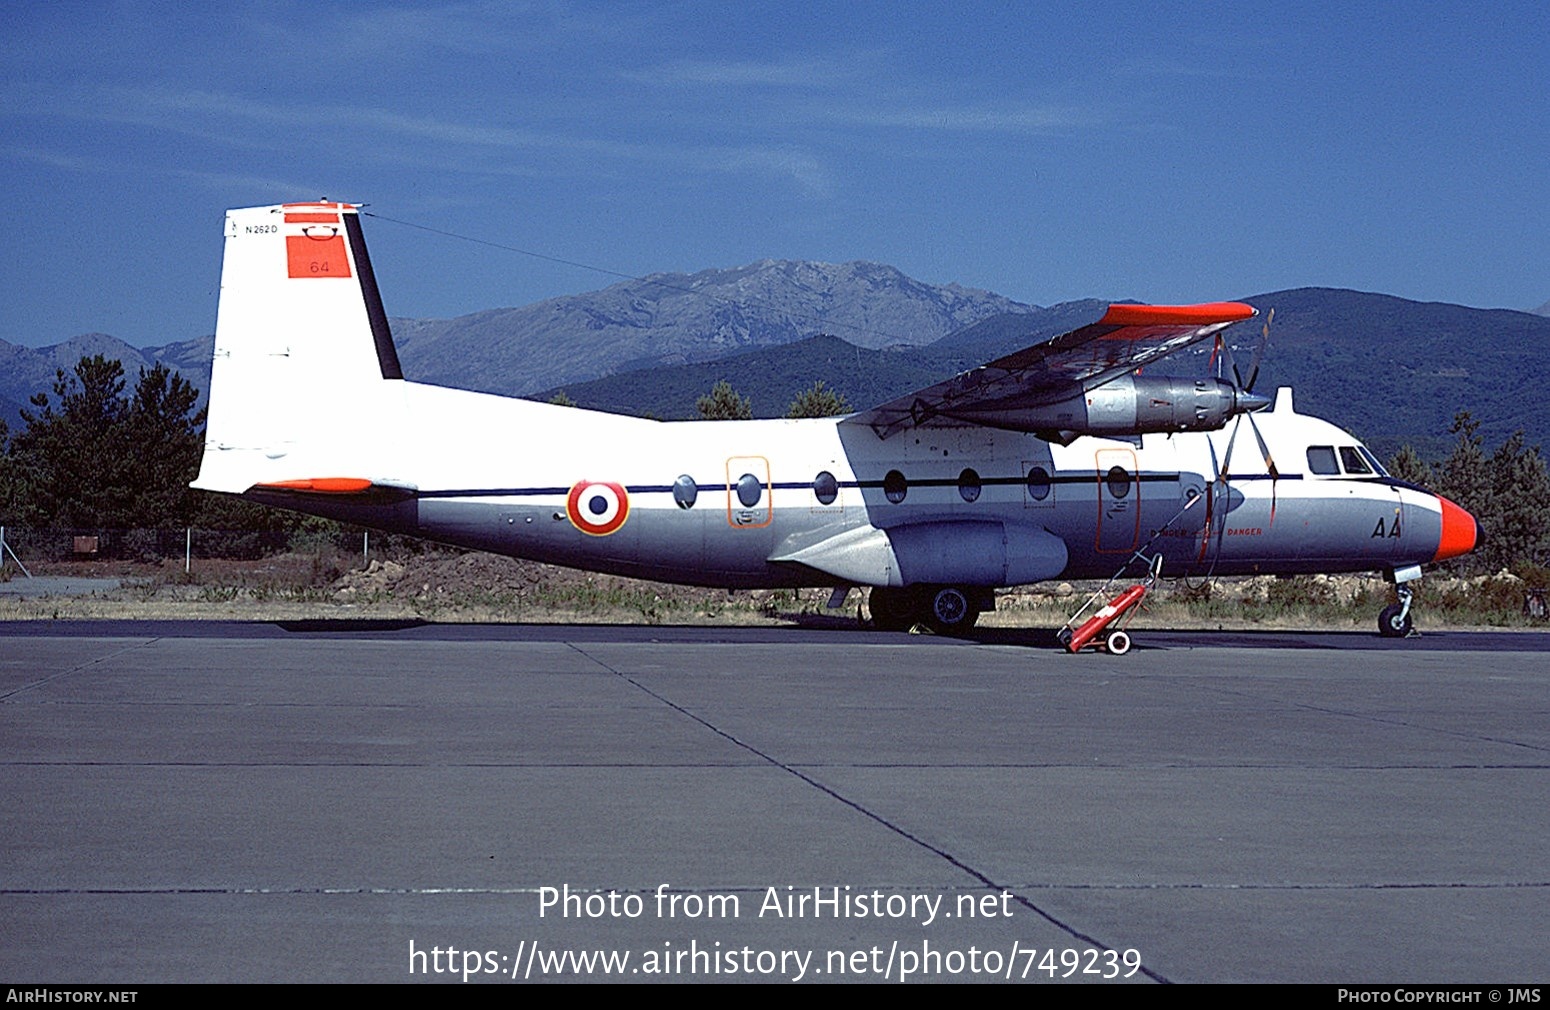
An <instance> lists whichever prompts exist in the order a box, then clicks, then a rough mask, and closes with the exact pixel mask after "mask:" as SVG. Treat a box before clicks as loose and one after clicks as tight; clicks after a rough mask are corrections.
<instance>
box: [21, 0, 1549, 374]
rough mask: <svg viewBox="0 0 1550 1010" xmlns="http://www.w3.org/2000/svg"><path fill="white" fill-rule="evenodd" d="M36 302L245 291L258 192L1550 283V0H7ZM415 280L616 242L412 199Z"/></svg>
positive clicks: (1444, 286) (392, 289)
mask: <svg viewBox="0 0 1550 1010" xmlns="http://www.w3.org/2000/svg"><path fill="white" fill-rule="evenodd" d="M185 8H186V9H185ZM4 18H5V24H6V30H5V32H4V35H3V38H0V52H3V54H4V56H3V64H0V66H3V74H0V88H3V100H0V117H3V118H0V123H3V128H0V158H3V165H4V172H5V180H6V183H5V186H4V189H3V192H4V200H5V206H4V212H5V218H6V220H7V222H8V225H9V227H8V232H9V238H8V241H7V246H8V248H7V255H6V256H5V257H4V258H3V261H0V291H3V292H4V297H3V298H0V339H5V340H8V341H11V342H12V343H21V344H30V345H41V344H50V343H55V342H58V341H60V340H64V339H67V338H69V337H71V336H73V335H75V334H77V333H82V332H87V331H93V330H97V331H104V332H108V333H112V334H113V335H115V336H118V337H121V338H123V339H125V340H127V341H129V342H130V343H132V344H136V345H147V344H157V343H164V342H168V341H173V340H183V339H188V338H190V337H195V336H199V335H201V334H205V333H209V332H211V330H213V328H214V320H215V304H216V294H217V288H218V284H219V266H220V255H221V228H220V225H221V216H222V213H223V212H224V210H225V209H226V208H227V207H232V206H246V205H252V204H266V203H276V202H282V201H288V200H297V199H312V198H317V197H320V196H326V197H328V198H330V199H336V200H349V201H354V202H361V203H366V204H369V208H368V209H369V210H371V211H373V212H375V213H377V214H380V215H383V216H385V217H388V218H394V219H398V220H401V221H407V222H413V223H415V224H419V225H424V226H427V227H430V228H435V229H440V230H444V231H448V232H453V233H457V234H459V235H467V236H473V237H476V238H479V239H482V240H486V241H488V242H494V243H498V244H501V245H506V246H512V247H516V248H520V249H523V250H528V251H531V252H534V253H539V254H542V255H544V256H550V257H556V258H560V259H566V260H574V261H578V262H582V263H586V264H592V265H596V266H599V267H604V268H607V269H609V270H613V271H617V272H620V273H624V274H631V275H638V274H647V273H652V272H656V271H664V270H697V269H701V268H705V267H730V266H737V265H741V264H744V263H749V262H752V261H754V260H758V259H762V258H766V257H774V258H800V259H816V260H827V261H831V262H841V261H846V260H852V259H868V260H877V261H881V262H885V263H890V264H893V265H894V266H897V267H899V268H900V269H902V270H903V271H904V272H905V273H907V274H910V275H912V276H914V277H917V278H920V279H922V280H926V281H931V282H936V283H947V282H953V281H956V282H958V283H961V284H965V285H968V286H972V287H980V288H988V289H990V290H993V291H997V292H999V293H1001V294H1004V295H1007V296H1009V297H1012V298H1015V299H1018V300H1020V301H1026V302H1031V303H1035V304H1051V303H1054V302H1059V301H1064V300H1067V299H1072V298H1084V297H1098V298H1112V299H1121V298H1135V299H1141V300H1146V301H1153V302H1163V303H1166V302H1192V301H1208V300H1217V299H1222V298H1230V297H1237V296H1243V295H1250V294H1255V293H1259V292H1263V291H1270V290H1275V289H1279V288H1287V287H1299V286H1304V285H1328V286H1333V287H1348V288H1356V289H1360V290H1367V291H1381V292H1385V293H1388V294H1395V295H1400V296H1402V297H1406V298H1414V299H1419V300H1425V301H1446V302H1457V303H1462V304H1466V305H1475V306H1484V307H1506V308H1517V309H1531V308H1534V307H1535V306H1538V305H1540V304H1541V303H1543V302H1545V301H1546V299H1550V5H1546V4H1545V3H1544V2H1543V0H1538V2H1532V3H1501V4H1490V3H1487V4H1480V5H1476V4H1468V5H1466V4H1462V3H1460V4H1423V3H1393V4H1370V5H1368V4H1361V3H1341V4H1333V3H1324V2H1308V3H1303V4H1298V5H1291V4H1273V5H1272V4H1263V5H1262V4H1223V5H1216V4H1208V3H1191V4H1178V5H1172V4H1165V3H1150V4H1109V3H1083V4H1072V5H1063V4H1053V3H1051V4H1014V3H989V4H980V3H954V4H945V3H944V4H935V3H930V4H928V3H918V4H917V3H899V2H895V3H884V4H872V3H846V4H821V5H818V4H814V5H806V4H793V3H779V4H774V3H771V4H763V3H725V4H723V3H684V4H671V3H643V4H637V3H610V4H570V3H533V4H524V3H488V4H486V3H468V4H447V5H439V4H381V5H372V4H349V5H333V4H301V3H290V2H270V3H265V2H256V3H244V4H242V5H240V6H239V5H226V4H215V5H212V6H211V7H210V8H209V9H208V10H203V9H195V5H180V4H169V3H157V4H138V3H116V4H115V3H105V2H99V3H69V2H64V3H50V4H41V3H34V2H26V3H15V2H5V3H4ZM366 230H367V238H368V240H369V241H370V243H371V248H372V255H373V260H374V262H375V265H376V268H377V273H378V277H379V280H380V281H381V284H382V289H383V294H384V299H385V301H386V302H387V308H388V311H389V312H390V313H391V314H393V315H404V316H423V317H447V316H453V315H458V314H461V313H465V312H472V311H476V310H479V309H485V308H494V307H499V306H510V305H523V304H527V303H529V302H533V301H537V300H539V299H541V298H546V297H550V296H554V295H561V294H570V293H576V292H581V291H588V290H592V289H595V288H599V287H603V286H605V285H607V284H609V283H612V282H613V281H614V280H615V279H616V278H613V277H610V276H607V275H603V274H599V273H595V272H590V271H587V270H582V269H577V268H575V267H569V266H563V265H560V264H556V263H552V262H548V261H545V260H542V259H538V258H534V257H530V256H524V255H520V254H517V253H510V252H503V251H499V250H496V249H492V248H490V247H488V246H480V245H476V244H472V243H467V242H462V241H457V240H453V239H449V238H446V237H443V236H439V235H435V234H431V233H428V232H425V231H420V230H416V229H414V228H410V227H407V226H404V225H400V224H393V223H390V222H387V221H382V220H368V221H367V222H366Z"/></svg>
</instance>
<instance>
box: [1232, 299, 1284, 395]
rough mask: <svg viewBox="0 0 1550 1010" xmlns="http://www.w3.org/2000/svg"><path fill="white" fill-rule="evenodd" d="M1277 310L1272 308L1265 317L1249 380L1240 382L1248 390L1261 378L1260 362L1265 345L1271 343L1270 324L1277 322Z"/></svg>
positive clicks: (1250, 364) (1251, 363)
mask: <svg viewBox="0 0 1550 1010" xmlns="http://www.w3.org/2000/svg"><path fill="white" fill-rule="evenodd" d="M1275 318H1276V310H1275V309H1271V310H1270V313H1269V315H1267V316H1266V317H1265V326H1264V329H1262V330H1260V333H1259V346H1258V347H1256V348H1254V358H1253V360H1251V361H1250V362H1249V381H1248V382H1244V383H1239V386H1240V388H1242V389H1243V390H1244V391H1246V392H1252V391H1253V389H1254V383H1255V382H1256V381H1257V380H1258V379H1259V362H1260V359H1262V358H1263V357H1264V356H1265V345H1266V344H1268V343H1270V324H1271V323H1273V322H1275Z"/></svg>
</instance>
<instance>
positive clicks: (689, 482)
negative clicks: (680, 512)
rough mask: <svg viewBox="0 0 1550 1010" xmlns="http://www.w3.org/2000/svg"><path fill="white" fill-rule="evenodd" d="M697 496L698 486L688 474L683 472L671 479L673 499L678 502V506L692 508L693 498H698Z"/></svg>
mask: <svg viewBox="0 0 1550 1010" xmlns="http://www.w3.org/2000/svg"><path fill="white" fill-rule="evenodd" d="M699 496H700V486H699V485H698V484H696V483H695V482H694V478H693V477H690V476H689V475H688V474H684V475H682V476H681V477H679V478H678V479H677V480H675V481H673V501H675V502H677V503H678V507H679V508H681V509H686V508H693V507H694V502H695V499H697V498H699Z"/></svg>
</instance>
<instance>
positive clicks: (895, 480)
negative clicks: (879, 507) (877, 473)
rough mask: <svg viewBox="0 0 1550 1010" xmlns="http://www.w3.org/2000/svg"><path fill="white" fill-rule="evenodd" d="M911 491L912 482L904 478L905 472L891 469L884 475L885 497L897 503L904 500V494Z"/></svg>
mask: <svg viewBox="0 0 1550 1010" xmlns="http://www.w3.org/2000/svg"><path fill="white" fill-rule="evenodd" d="M909 493H910V483H909V481H907V480H905V479H904V474H902V473H900V472H899V471H897V470H889V471H888V473H887V475H886V476H884V477H883V497H885V498H887V499H888V500H889V501H891V502H893V503H894V504H895V505H897V504H899V503H900V502H901V501H903V500H904V496H905V495H907V494H909Z"/></svg>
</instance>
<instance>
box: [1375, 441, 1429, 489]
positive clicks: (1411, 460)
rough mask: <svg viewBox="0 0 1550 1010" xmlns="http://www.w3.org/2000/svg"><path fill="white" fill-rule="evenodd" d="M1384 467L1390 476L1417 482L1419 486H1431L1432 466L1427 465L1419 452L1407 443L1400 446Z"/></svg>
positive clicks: (1413, 482)
mask: <svg viewBox="0 0 1550 1010" xmlns="http://www.w3.org/2000/svg"><path fill="white" fill-rule="evenodd" d="M1385 469H1386V470H1388V472H1389V476H1391V477H1396V478H1398V479H1399V480H1403V481H1409V482H1410V483H1412V484H1419V485H1420V486H1421V487H1431V484H1432V480H1433V477H1432V468H1431V467H1429V466H1427V465H1426V461H1425V460H1424V459H1422V458H1421V455H1420V453H1418V452H1416V451H1415V450H1414V449H1412V448H1411V447H1410V446H1409V445H1402V446H1400V447H1399V451H1398V452H1396V453H1395V454H1394V455H1393V457H1392V458H1391V459H1390V460H1389V461H1388V464H1387V465H1386V466H1385Z"/></svg>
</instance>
